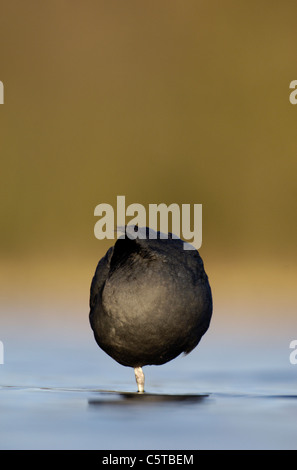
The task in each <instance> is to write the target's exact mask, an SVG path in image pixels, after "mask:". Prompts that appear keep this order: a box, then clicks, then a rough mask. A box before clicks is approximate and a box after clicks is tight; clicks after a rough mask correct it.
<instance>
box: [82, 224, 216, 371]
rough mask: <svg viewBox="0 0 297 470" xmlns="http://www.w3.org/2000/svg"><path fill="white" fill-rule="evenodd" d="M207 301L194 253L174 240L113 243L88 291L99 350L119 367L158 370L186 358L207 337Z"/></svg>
mask: <svg viewBox="0 0 297 470" xmlns="http://www.w3.org/2000/svg"><path fill="white" fill-rule="evenodd" d="M211 315H212V295H211V289H210V285H209V282H208V277H207V275H206V273H205V271H204V266H203V262H202V259H201V257H200V255H199V253H198V251H197V250H195V249H194V250H185V249H184V242H183V241H182V240H180V239H178V238H172V236H171V235H170V234H169V238H168V239H162V238H161V237H160V232H157V239H148V238H146V239H139V238H136V239H132V240H131V239H130V238H129V237H128V236H127V235H125V237H124V238H120V239H119V240H117V241H116V243H115V245H114V246H113V247H111V248H110V249H109V250H108V252H107V253H106V255H105V256H104V257H103V258H102V259H101V260H100V261H99V263H98V266H97V269H96V272H95V275H94V278H93V280H92V285H91V295H90V324H91V327H92V329H93V332H94V336H95V339H96V341H97V343H98V345H99V346H100V347H101V348H102V349H103V350H104V351H105V352H106V353H107V354H109V356H111V357H112V358H113V359H115V360H116V361H117V362H119V363H120V364H122V365H124V366H130V367H133V368H134V369H137V368H141V367H142V366H145V365H149V364H150V365H152V364H155V365H160V364H164V363H165V362H168V361H170V360H172V359H174V358H175V357H176V356H178V355H179V354H181V353H183V352H184V353H189V352H190V351H191V350H192V349H193V348H195V346H197V344H198V343H199V341H200V339H201V337H202V336H203V335H204V333H205V332H206V331H207V329H208V327H209V323H210V319H211Z"/></svg>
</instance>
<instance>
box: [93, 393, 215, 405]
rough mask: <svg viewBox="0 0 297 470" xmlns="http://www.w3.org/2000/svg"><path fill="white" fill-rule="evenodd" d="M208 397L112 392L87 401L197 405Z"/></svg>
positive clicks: (113, 403) (103, 403)
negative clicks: (112, 393)
mask: <svg viewBox="0 0 297 470" xmlns="http://www.w3.org/2000/svg"><path fill="white" fill-rule="evenodd" d="M208 396H209V395H207V394H205V395H194V394H193V395H192V394H191V395H188V394H184V395H182V394H178V395H176V394H158V393H138V392H135V393H133V392H114V395H113V396H111V394H110V393H107V396H106V395H105V394H100V396H99V397H95V398H92V399H90V400H89V401H88V403H89V405H106V404H109V405H127V404H129V405H131V404H132V405H133V404H137V405H145V404H155V403H160V402H162V403H177V402H183V403H199V402H201V401H202V400H204V399H205V398H206V397H208Z"/></svg>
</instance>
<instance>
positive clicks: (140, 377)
mask: <svg viewBox="0 0 297 470" xmlns="http://www.w3.org/2000/svg"><path fill="white" fill-rule="evenodd" d="M134 372H135V379H136V383H137V387H138V392H139V393H143V392H144V373H143V372H142V368H141V367H135V368H134Z"/></svg>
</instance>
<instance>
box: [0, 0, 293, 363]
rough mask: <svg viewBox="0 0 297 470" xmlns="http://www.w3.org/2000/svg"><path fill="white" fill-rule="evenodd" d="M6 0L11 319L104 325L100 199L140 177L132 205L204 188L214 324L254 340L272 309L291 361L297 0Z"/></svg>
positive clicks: (3, 50) (0, 110)
mask: <svg viewBox="0 0 297 470" xmlns="http://www.w3.org/2000/svg"><path fill="white" fill-rule="evenodd" d="M0 8H1V15H0V64H1V68H0V80H1V81H2V82H3V83H4V90H5V103H4V105H2V106H0V155H1V176H0V177H1V184H0V191H1V196H0V207H1V230H0V253H1V264H0V276H1V278H0V283H1V299H2V300H1V308H2V313H1V322H2V331H4V330H3V328H4V325H5V324H6V323H7V322H10V323H11V324H12V325H13V327H14V328H15V330H16V331H18V333H20V331H21V330H22V328H24V327H25V326H26V327H27V328H28V329H30V330H31V333H35V334H36V337H38V336H39V334H40V332H41V331H44V330H45V329H47V328H49V330H48V331H51V330H50V328H51V327H52V328H53V329H55V328H56V327H58V329H59V328H60V325H61V322H62V321H65V322H66V324H68V325H69V327H70V326H71V327H73V326H75V325H80V326H83V328H86V329H88V328H89V326H88V297H89V286H90V282H91V278H92V275H93V273H94V270H95V267H96V264H97V262H98V260H99V259H100V257H101V256H102V255H103V254H104V253H105V251H106V249H107V248H108V247H109V246H110V244H111V242H110V241H99V240H97V239H96V238H95V237H94V232H93V230H94V225H95V222H96V220H97V219H96V218H95V217H94V208H95V206H96V205H97V204H99V203H102V202H105V203H109V204H111V205H114V206H115V204H116V196H117V195H125V196H126V202H127V205H128V204H130V203H133V202H137V203H141V204H143V205H145V207H148V204H150V203H160V202H164V203H166V204H170V203H172V202H175V203H178V204H183V203H184V204H186V203H190V204H194V203H197V204H198V203H199V204H203V244H202V247H201V250H200V253H201V255H202V257H203V259H204V262H205V267H206V271H207V273H208V275H209V279H210V283H211V286H212V289H213V295H214V317H213V324H212V328H213V330H212V331H213V332H216V334H217V335H218V336H223V335H224V334H225V333H226V332H227V331H228V332H230V331H232V327H233V326H234V325H235V326H236V327H237V328H241V330H240V331H241V334H242V335H243V336H247V335H248V334H251V332H252V336H251V337H250V342H251V343H252V341H253V338H254V336H253V335H257V334H258V331H259V325H261V327H263V329H264V330H265V331H268V338H269V334H270V330H271V334H272V332H274V333H275V334H278V333H279V332H280V330H281V329H282V328H283V327H284V325H285V327H286V328H287V330H288V331H289V334H288V336H287V339H285V341H284V342H283V344H282V347H283V351H284V352H283V354H284V357H286V360H287V361H288V355H289V349H288V347H289V341H290V340H291V339H294V337H296V335H297V325H296V255H297V249H296V227H297V223H296V198H297V190H296V170H297V165H296V157H297V141H296V128H297V127H296V126H297V106H293V105H292V104H291V103H290V102H289V94H290V90H289V84H290V82H291V81H292V80H295V79H297V68H296V60H295V59H296V42H297V29H296V15H297V5H296V2H293V1H289V0H287V1H285V2H271V1H268V0H257V1H254V0H252V1H249V2H238V1H235V0H227V1H224V2H220V1H214V0H212V1H207V2H206V1H202V0H199V1H197V0H195V1H194V0H187V1H186V2H181V1H176V0H170V1H169V0H162V1H155V0H153V1H150V2H139V1H136V0H135V1H134V0H128V1H125V2H121V1H116V0H109V1H100V0H99V1H92V0H86V1H84V2H79V1H77V0H75V1H71V2H70V1H65V0H51V1H47V2H39V1H37V0H28V1H26V2H22V1H1V6H0ZM240 325H244V326H242V327H240ZM247 325H248V326H250V330H249V331H250V333H248V332H247V331H248V330H246V329H245V326H247ZM230 338H231V341H232V334H231V335H230ZM266 339H267V338H266ZM90 341H92V338H91V336H90ZM205 341H206V340H205ZM239 341H240V340H239Z"/></svg>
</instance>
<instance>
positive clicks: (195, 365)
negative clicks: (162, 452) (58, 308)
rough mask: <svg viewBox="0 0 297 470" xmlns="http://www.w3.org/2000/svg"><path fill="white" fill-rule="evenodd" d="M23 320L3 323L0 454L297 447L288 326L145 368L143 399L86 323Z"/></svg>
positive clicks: (217, 330) (233, 334)
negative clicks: (4, 451) (0, 451)
mask: <svg viewBox="0 0 297 470" xmlns="http://www.w3.org/2000/svg"><path fill="white" fill-rule="evenodd" d="M25 318H26V316H25V317H24V318H23V320H22V319H20V318H19V317H17V318H16V319H15V321H14V319H13V318H11V314H10V322H8V323H7V322H6V323H5V324H4V325H2V331H1V338H0V339H1V340H2V342H3V344H4V364H3V365H0V416H1V419H0V448H1V449H150V450H153V449H184V450H186V449H296V448H297V365H295V366H294V365H292V364H290V361H289V354H290V349H289V343H290V341H291V340H292V339H294V331H293V332H292V328H291V326H290V325H289V326H290V327H289V328H280V329H278V328H276V327H275V326H274V327H273V328H271V329H269V328H268V330H267V329H265V328H263V329H262V330H258V329H254V328H250V329H249V328H247V327H246V326H244V325H243V326H241V327H238V328H237V329H233V330H232V331H229V330H228V329H225V330H224V328H223V327H222V325H218V326H217V327H214V328H213V329H211V330H210V331H209V333H208V334H207V335H206V336H205V337H204V339H202V341H201V344H200V346H199V347H198V348H196V350H195V351H194V352H192V353H191V354H190V355H188V356H185V357H184V356H181V357H179V358H177V359H176V360H174V361H172V362H170V363H168V364H166V365H164V366H160V367H154V366H151V367H145V368H144V372H145V375H146V392H147V395H145V396H144V397H141V396H139V395H137V394H136V395H134V394H133V393H132V392H135V391H136V383H135V380H134V373H133V370H132V369H130V368H126V367H122V366H120V365H119V364H117V363H116V362H114V361H113V360H112V359H110V358H109V357H108V356H107V355H105V354H104V353H103V352H101V351H100V350H99V348H98V347H97V345H96V344H95V342H94V340H93V337H92V333H91V331H90V329H89V325H88V323H87V321H86V322H85V321H82V322H81V324H80V325H76V327H75V328H74V327H73V328H72V327H70V326H69V325H67V322H65V324H63V325H62V324H61V322H59V321H58V322H57V321H56V320H54V321H52V322H50V321H49V320H48V318H49V317H48V316H47V317H46V318H47V319H46V320H45V318H38V317H37V316H36V317H35V318H34V321H32V322H30V323H29V324H28V322H27V321H26V320H25ZM77 326H78V327H77ZM250 326H251V325H249V327H250ZM295 336H297V330H296V335H295ZM296 339H297V338H296Z"/></svg>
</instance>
